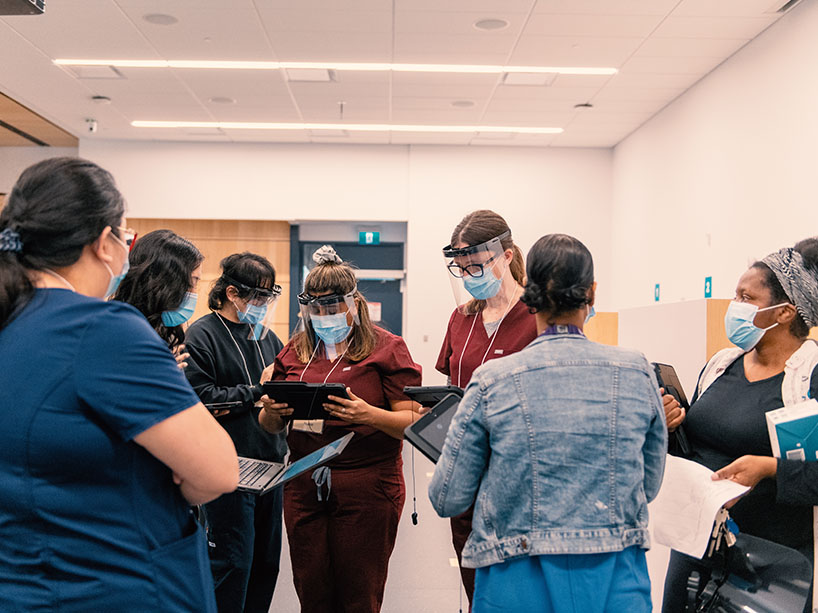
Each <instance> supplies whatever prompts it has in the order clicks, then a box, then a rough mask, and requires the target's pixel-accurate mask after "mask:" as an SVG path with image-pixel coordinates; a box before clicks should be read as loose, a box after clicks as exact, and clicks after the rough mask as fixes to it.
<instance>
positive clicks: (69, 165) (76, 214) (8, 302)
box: [0, 157, 125, 329]
mask: <svg viewBox="0 0 818 613" xmlns="http://www.w3.org/2000/svg"><path fill="white" fill-rule="evenodd" d="M124 212H125V203H124V201H123V199H122V195H121V194H120V193H119V190H117V188H116V185H115V183H114V178H113V177H112V176H111V174H110V173H109V172H108V171H106V170H103V169H102V168H100V167H99V166H97V165H96V164H94V163H93V162H89V161H88V160H83V159H80V158H68V157H63V158H52V159H48V160H44V161H42V162H38V163H37V164H34V165H33V166H30V167H29V168H27V169H26V170H24V171H23V174H21V175H20V178H19V179H17V183H16V184H15V185H14V188H13V189H12V190H11V194H9V197H8V200H7V201H6V206H5V207H4V208H3V210H2V212H0V233H5V235H6V236H7V237H14V238H15V239H17V238H19V242H20V244H21V248H20V250H19V251H15V250H2V251H0V329H2V328H4V327H5V326H6V324H8V323H9V321H10V320H11V319H12V318H13V317H14V316H15V315H16V314H17V313H18V312H19V311H21V310H22V309H23V308H24V307H25V305H26V304H28V302H29V301H30V300H31V298H32V296H33V295H34V286H33V284H32V282H31V280H30V278H29V276H28V275H29V271H41V270H43V269H46V268H64V267H66V266H70V265H71V264H74V263H75V262H76V261H77V260H79V258H80V255H81V254H82V250H83V248H84V247H85V246H86V245H90V244H91V243H93V242H94V241H95V240H97V238H99V235H100V234H101V233H102V231H103V230H104V229H105V228H106V227H108V226H110V227H111V228H112V230H113V232H114V234H115V235H117V236H119V230H118V228H119V225H120V223H121V220H122V215H123V213H124Z"/></svg>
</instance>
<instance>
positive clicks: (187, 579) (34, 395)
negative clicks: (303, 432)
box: [0, 289, 216, 613]
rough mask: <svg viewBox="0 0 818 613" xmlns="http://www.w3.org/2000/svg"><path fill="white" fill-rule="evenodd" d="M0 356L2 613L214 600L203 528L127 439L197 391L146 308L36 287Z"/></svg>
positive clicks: (181, 607)
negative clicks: (150, 321)
mask: <svg viewBox="0 0 818 613" xmlns="http://www.w3.org/2000/svg"><path fill="white" fill-rule="evenodd" d="M0 355H2V368H0V412H2V420H1V421H0V424H2V425H0V492H2V493H0V611H3V612H5V613H9V612H14V611H27V612H28V611H56V610H59V611H77V612H80V611H82V612H88V611H115V612H117V613H123V612H127V611H174V612H175V611H179V612H181V611H185V612H189V611H215V608H216V607H215V601H214V599H213V583H212V578H211V576H210V569H209V565H208V561H207V545H206V541H205V539H204V535H203V534H202V532H201V530H199V528H198V524H196V523H195V522H194V521H192V514H191V512H190V508H189V505H188V504H187V502H186V501H185V500H184V498H183V497H182V495H181V493H180V492H179V488H178V487H177V486H176V485H174V483H173V480H172V474H171V471H170V469H169V468H168V467H167V466H165V465H164V464H163V463H162V462H160V461H159V460H157V459H156V458H154V457H153V456H152V455H151V454H150V453H148V452H147V451H146V450H145V449H144V448H143V447H141V446H139V445H138V444H136V443H134V442H133V438H134V436H136V435H138V434H140V433H141V432H144V431H145V430H147V429H148V428H150V427H151V426H153V425H155V424H157V423H159V422H161V421H163V420H165V419H167V418H168V417H170V416H172V415H174V414H176V413H179V412H181V411H183V410H185V409H187V408H189V407H191V406H193V405H195V404H197V403H198V402H199V400H198V398H197V396H196V394H195V393H194V392H193V390H192V389H191V387H190V385H189V384H188V383H187V381H186V380H185V377H184V375H183V374H182V372H181V371H180V370H179V369H178V368H177V366H176V362H175V360H174V358H173V356H172V354H171V353H170V351H169V349H168V347H167V345H165V343H164V342H162V340H161V339H160V338H159V336H158V335H157V334H156V333H155V332H154V330H153V329H152V328H151V327H150V325H149V324H148V322H147V321H146V320H145V318H144V317H143V316H142V315H141V314H140V313H139V312H138V311H137V310H136V309H134V308H133V307H131V306H129V305H127V304H123V303H121V302H104V301H102V300H99V299H96V298H90V297H88V296H83V295H81V294H76V293H74V292H72V291H69V290H64V289H38V290H36V293H35V297H34V299H33V300H32V301H31V302H30V303H29V304H28V305H27V306H26V307H25V308H24V309H23V311H22V312H21V313H20V314H19V315H18V316H17V317H16V318H14V319H13V320H12V321H11V322H10V323H9V324H8V325H7V326H6V327H5V328H3V329H2V331H0Z"/></svg>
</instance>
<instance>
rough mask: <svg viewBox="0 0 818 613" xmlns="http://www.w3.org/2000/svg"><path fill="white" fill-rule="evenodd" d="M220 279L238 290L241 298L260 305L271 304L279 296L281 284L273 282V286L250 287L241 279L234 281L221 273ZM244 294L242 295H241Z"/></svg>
mask: <svg viewBox="0 0 818 613" xmlns="http://www.w3.org/2000/svg"><path fill="white" fill-rule="evenodd" d="M222 279H224V280H225V281H227V283H229V284H230V285H232V286H233V287H235V288H236V289H237V290H239V296H240V297H241V299H242V300H244V301H246V302H249V303H253V304H256V306H262V305H264V304H266V305H271V304H273V302H275V301H276V299H277V298H278V297H279V296H281V286H280V285H275V284H273V287H270V288H268V287H252V286H250V285H247V284H245V283H242V282H241V281H236V280H235V279H233V278H232V277H229V276H228V275H222ZM242 294H244V296H242Z"/></svg>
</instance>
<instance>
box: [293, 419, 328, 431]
mask: <svg viewBox="0 0 818 613" xmlns="http://www.w3.org/2000/svg"><path fill="white" fill-rule="evenodd" d="M293 430H297V431H298V432H310V433H312V434H321V433H322V432H323V431H324V420H323V419H294V420H293Z"/></svg>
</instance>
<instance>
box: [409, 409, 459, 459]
mask: <svg viewBox="0 0 818 613" xmlns="http://www.w3.org/2000/svg"><path fill="white" fill-rule="evenodd" d="M460 400H461V397H460V396H458V395H457V394H448V395H447V396H446V397H445V398H443V400H441V401H440V402H438V403H437V404H436V405H435V406H433V407H432V409H431V410H430V411H429V412H428V413H426V415H424V416H423V417H421V418H420V419H419V420H417V421H416V422H415V423H413V424H411V425H409V426H407V428H406V430H405V431H404V435H405V437H406V440H407V441H409V442H410V443H411V444H412V445H413V446H414V447H416V448H417V450H418V451H420V452H421V453H422V454H423V455H425V456H426V457H427V458H429V459H430V460H431V461H432V462H434V463H435V464H436V463H437V461H438V460H439V459H440V452H441V451H443V443H444V441H445V440H446V433H447V432H448V431H449V426H450V425H451V423H452V418H453V417H454V414H455V413H456V412H457V405H458V404H460Z"/></svg>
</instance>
